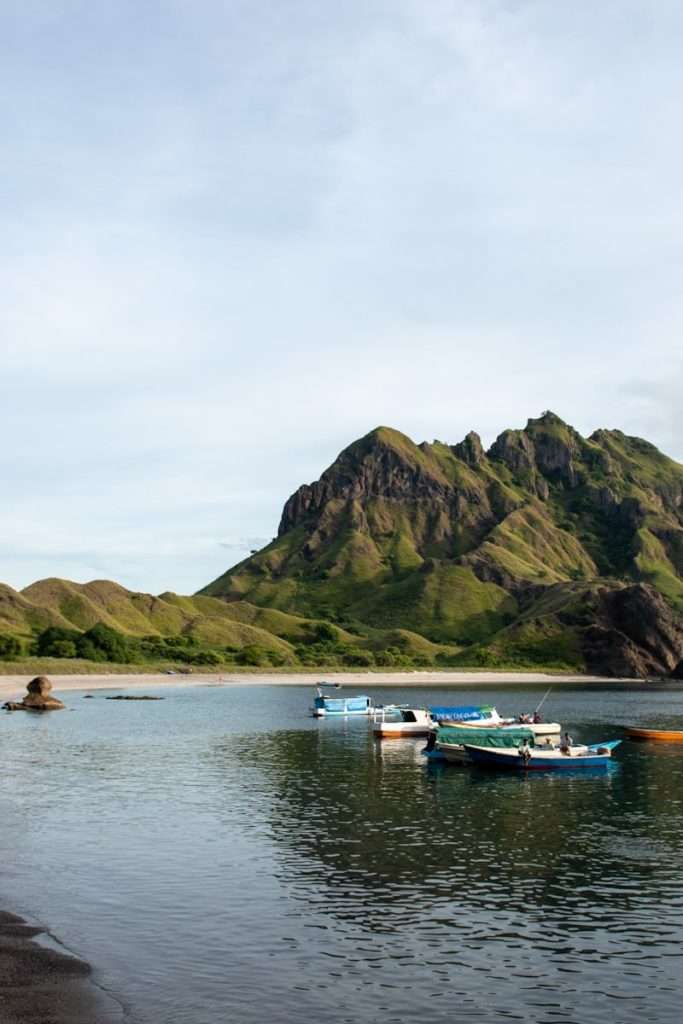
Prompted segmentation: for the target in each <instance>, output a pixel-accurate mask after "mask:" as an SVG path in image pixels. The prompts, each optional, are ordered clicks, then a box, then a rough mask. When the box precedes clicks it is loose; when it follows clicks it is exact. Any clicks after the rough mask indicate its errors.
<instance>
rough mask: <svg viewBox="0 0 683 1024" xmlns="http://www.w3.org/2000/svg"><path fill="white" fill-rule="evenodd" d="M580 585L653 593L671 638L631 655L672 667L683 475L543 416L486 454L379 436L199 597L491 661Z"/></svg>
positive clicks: (617, 440)
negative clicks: (398, 632) (535, 614)
mask: <svg viewBox="0 0 683 1024" xmlns="http://www.w3.org/2000/svg"><path fill="white" fill-rule="evenodd" d="M579 580H583V581H586V583H587V584H590V587H591V588H592V589H593V590H597V591H601V592H602V591H605V589H608V590H610V591H612V592H614V593H616V592H617V591H620V590H623V589H624V588H625V587H627V586H630V587H632V588H645V589H635V590H633V591H632V598H631V600H633V601H634V602H636V603H638V602H640V603H642V602H643V601H645V602H646V603H647V602H648V601H649V603H650V604H651V605H653V606H654V605H656V606H657V609H658V611H657V615H658V619H659V620H661V621H662V622H663V621H664V619H667V624H666V627H664V626H663V627H662V628H663V630H664V634H666V636H667V639H666V640H662V644H661V649H660V650H658V651H657V652H655V651H653V650H652V649H647V647H646V648H645V649H643V648H642V645H641V644H637V643H636V644H634V643H633V642H632V638H630V637H629V636H626V635H625V639H624V645H625V649H629V650H630V648H628V643H631V646H632V648H633V649H632V650H631V661H632V662H633V664H632V668H633V671H634V672H636V673H642V672H644V671H646V666H648V668H647V670H648V671H649V670H653V669H654V670H656V671H661V672H665V671H668V670H670V669H671V668H672V667H673V666H672V664H671V662H672V660H673V659H674V657H675V656H676V653H677V643H678V641H677V640H673V641H672V639H671V637H672V636H673V635H674V634H676V632H677V630H678V629H679V626H678V623H679V618H680V614H681V612H683V466H681V465H680V464H678V463H676V462H675V461H674V460H672V459H670V458H669V457H668V456H666V455H664V454H663V453H661V452H660V451H659V450H658V449H657V448H656V447H655V446H654V445H652V444H651V443H650V442H648V441H645V440H643V439H642V438H637V437H630V436H628V435H626V434H624V433H623V432H622V431H619V430H606V429H599V430H596V431H594V432H593V434H591V435H590V437H588V438H584V437H582V436H581V434H579V432H578V431H576V430H575V429H574V428H573V427H571V426H570V425H569V424H567V423H565V422H564V421H563V420H562V419H561V418H560V417H559V416H557V415H556V414H555V413H553V412H550V411H547V412H545V413H543V414H542V415H541V416H540V417H538V418H535V419H534V418H531V419H529V420H528V422H527V424H526V426H525V427H524V428H523V429H521V430H520V429H508V430H504V431H503V432H502V433H501V434H500V435H499V436H498V437H497V438H496V440H495V441H494V442H493V444H492V445H490V447H489V448H488V450H485V449H484V446H483V444H482V442H481V439H480V437H479V435H478V434H477V433H476V432H474V431H471V432H470V433H468V434H467V435H466V437H465V438H464V439H463V440H462V441H460V442H458V443H457V444H455V445H449V444H446V443H444V442H441V441H433V442H431V443H428V442H422V443H421V444H416V443H415V442H413V441H412V440H411V439H410V438H409V437H408V436H407V435H405V434H403V433H401V432H400V431H397V430H394V429H392V428H389V427H385V426H381V427H377V428H375V429H374V430H372V431H370V432H369V433H368V434H366V435H365V436H364V437H362V438H360V439H358V440H357V441H354V442H353V443H352V444H350V445H349V446H347V447H346V448H345V449H344V450H343V451H342V452H341V453H340V455H339V456H338V457H337V459H335V461H334V462H333V463H332V464H331V465H330V466H329V467H328V468H327V469H326V470H325V471H324V472H323V473H322V475H321V476H320V478H319V479H318V480H317V481H314V482H313V483H311V484H304V485H302V486H301V487H299V488H298V489H297V490H296V491H295V492H294V493H293V494H292V495H291V496H290V498H289V499H288V500H287V501H286V503H285V505H284V508H283V512H282V517H281V520H280V525H279V528H278V534H277V537H276V538H275V539H274V540H273V541H272V542H271V544H269V545H267V546H266V548H264V549H263V550H262V551H260V552H257V553H256V554H252V555H251V556H250V557H249V558H247V559H245V560H243V561H242V562H241V563H239V564H238V565H236V566H234V567H232V568H231V569H229V570H228V571H227V572H226V573H224V574H223V575H222V576H220V577H218V579H216V580H214V581H213V582H212V583H211V584H209V585H208V586H207V587H206V588H204V589H203V590H202V591H201V592H200V593H203V594H209V595H212V596H217V597H221V598H223V599H224V600H227V601H240V600H245V599H247V600H249V601H251V602H253V603H255V604H257V605H261V606H266V607H278V608H280V609H282V610H284V611H288V612H296V613H297V614H303V615H310V614H314V613H315V614H320V615H322V616H325V617H330V618H332V620H333V621H337V622H339V623H340V624H342V625H343V624H344V622H345V621H351V622H355V623H356V624H358V623H360V624H361V625H362V626H365V627H368V628H377V627H382V628H386V627H388V626H389V625H393V626H396V627H404V628H410V629H415V630H417V632H419V633H421V634H422V635H424V636H426V637H427V638H428V639H429V640H430V641H432V642H435V641H436V642H441V643H451V644H457V645H459V646H463V647H465V648H468V649H470V651H471V652H472V654H476V655H477V656H478V657H482V656H483V654H482V647H481V645H482V644H484V645H485V644H488V645H489V646H491V647H492V650H495V642H494V638H496V637H498V641H500V640H501V639H503V638H504V634H502V633H501V631H502V630H506V629H509V627H510V626H512V624H513V623H514V622H515V620H516V619H517V618H519V616H520V614H521V610H522V608H523V606H524V605H525V604H528V603H529V602H530V601H531V602H532V603H533V600H536V599H539V598H540V597H541V596H542V595H543V592H544V591H545V590H546V589H547V588H548V587H549V586H552V585H563V586H564V587H565V589H566V590H567V593H568V594H569V595H571V594H572V589H571V587H569V584H570V583H573V582H577V581H579ZM648 588H650V589H648ZM644 595H649V597H647V599H646V598H645V597H644ZM657 595H661V597H662V598H663V603H662V604H661V606H660V604H659V598H658V596H657ZM620 600H622V599H620ZM608 604H609V602H608ZM601 607H602V612H601V614H602V616H603V625H602V626H600V625H599V624H598V622H597V621H596V622H595V623H593V624H592V625H593V627H594V630H595V629H600V628H602V629H606V630H608V632H609V630H610V629H611V628H612V627H611V626H610V625H609V620H610V616H609V615H608V614H607V611H606V608H607V605H605V604H604V601H603V605H602V606H601ZM669 615H670V616H671V622H669V621H668V617H669ZM605 616H606V619H605ZM546 625H547V623H546ZM568 628H569V627H566V624H565V626H563V628H562V630H560V632H563V633H564V634H565V635H568ZM588 628H589V626H588V625H587V624H584V626H583V627H582V629H583V633H582V636H581V637H580V638H578V632H579V629H578V627H574V630H573V632H574V637H575V640H576V643H575V645H574V663H575V664H581V665H583V666H584V667H587V666H588V665H589V664H590V663H591V662H592V660H594V658H595V651H596V650H597V649H598V648H599V647H600V645H599V644H597V643H596V637H595V635H594V634H591V635H592V636H593V640H592V642H589V639H590V637H589V634H588V633H587V630H588ZM671 630H673V634H672V633H671ZM617 632H619V630H617ZM584 634H585V635H584ZM670 634H671V635H670ZM651 639H652V638H651ZM627 641H628V643H627ZM672 644H673V646H672ZM656 646H657V645H656V644H655V647H656ZM541 647H542V645H541ZM602 647H603V649H604V648H605V644H603V645H602ZM539 649H541V648H539ZM638 651H639V652H640V653H638ZM681 653H682V654H683V649H682V650H681ZM501 656H502V655H501ZM619 657H622V655H620V656H619ZM603 660H604V658H603Z"/></svg>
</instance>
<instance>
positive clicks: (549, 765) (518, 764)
mask: <svg viewBox="0 0 683 1024" xmlns="http://www.w3.org/2000/svg"><path fill="white" fill-rule="evenodd" d="M619 742H620V741H619V740H610V741H608V742H606V743H595V744H591V746H589V747H585V748H584V747H581V748H580V752H577V753H574V754H563V753H562V752H561V751H555V750H553V751H548V752H538V751H536V750H535V749H532V750H531V751H530V752H529V755H528V757H522V756H521V755H520V753H519V751H517V750H514V749H510V750H500V749H494V748H490V747H477V746H474V745H470V744H465V751H466V753H467V756H468V759H469V760H470V761H471V762H472V763H473V764H478V765H482V766H483V767H486V768H504V769H506V770H508V771H523V772H529V771H576V770H583V769H586V768H606V767H607V765H608V764H609V763H610V761H611V756H612V750H613V749H614V747H616V746H617V745H618V744H619ZM598 750H600V751H603V750H604V751H605V753H598Z"/></svg>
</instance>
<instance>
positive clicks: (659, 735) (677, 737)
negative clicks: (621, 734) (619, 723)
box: [626, 726, 683, 743]
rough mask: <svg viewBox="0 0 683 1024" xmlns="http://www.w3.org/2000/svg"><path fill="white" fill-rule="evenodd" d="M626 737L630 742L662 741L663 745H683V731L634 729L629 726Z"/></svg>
mask: <svg viewBox="0 0 683 1024" xmlns="http://www.w3.org/2000/svg"><path fill="white" fill-rule="evenodd" d="M626 735H627V736H628V738H629V739H630V740H663V741H664V742H665V743H683V730H680V729H679V730H673V729H636V728H635V727H631V726H629V727H628V728H627V729H626Z"/></svg>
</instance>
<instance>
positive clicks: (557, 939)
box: [0, 684, 683, 1024]
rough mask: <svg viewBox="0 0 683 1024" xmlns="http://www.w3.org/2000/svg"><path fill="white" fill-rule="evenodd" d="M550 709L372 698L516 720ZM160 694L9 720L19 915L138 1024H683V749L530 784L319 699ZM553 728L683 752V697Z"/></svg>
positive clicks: (556, 706)
mask: <svg viewBox="0 0 683 1024" xmlns="http://www.w3.org/2000/svg"><path fill="white" fill-rule="evenodd" d="M543 689H544V688H542V687H541V688H536V687H529V686H527V687H505V688H504V689H503V688H500V689H495V688H490V687H486V688H484V687H483V686H482V687H480V688H479V689H477V690H464V689H457V690H450V691H448V690H444V689H438V690H436V689H435V690H430V691H426V690H425V689H423V688H421V689H420V690H413V691H410V690H406V689H403V688H402V689H400V690H398V689H397V690H390V689H384V688H382V689H377V690H375V691H374V696H375V697H376V698H377V699H379V700H381V701H385V702H388V701H390V700H394V699H396V700H401V701H407V700H411V699H415V700H417V702H418V703H420V704H424V703H440V704H443V703H470V702H475V701H479V700H485V701H491V702H494V703H495V704H496V705H497V707H498V709H499V710H500V711H501V712H505V713H516V712H518V711H520V710H529V709H532V708H533V707H534V706H535V705H536V704H537V703H538V701H539V700H540V697H541V695H542V693H543ZM148 692H150V693H151V692H154V691H151V690H150V691H148ZM156 692H158V693H159V694H161V695H163V696H164V697H165V700H163V701H159V702H149V703H146V702H140V703H137V702H123V701H121V702H112V701H107V700H105V699H104V694H103V693H102V691H99V692H97V693H96V696H95V698H94V699H92V700H85V699H83V697H82V695H81V694H69V695H68V697H67V700H68V704H69V708H70V710H68V711H65V712H61V713H58V714H50V715H44V716H34V715H28V714H18V713H16V714H12V715H5V716H2V717H1V718H0V771H1V772H2V776H1V777H2V787H1V789H0V815H1V827H0V906H3V905H4V907H5V908H6V909H16V910H18V911H20V912H24V913H28V914H30V915H31V916H33V917H34V918H38V919H39V920H40V921H41V922H43V923H44V924H47V925H49V927H50V928H51V929H52V931H53V932H54V934H55V935H56V936H57V937H59V938H60V939H61V940H63V941H64V942H65V943H66V944H67V945H68V946H69V947H70V948H71V949H73V950H75V951H76V952H78V953H79V954H81V955H83V956H84V957H86V958H87V959H89V960H90V961H91V962H92V963H93V964H94V966H95V968H96V978H97V980H98V981H99V982H100V983H101V984H102V985H103V986H104V987H106V988H107V989H109V990H110V991H111V992H113V993H115V994H116V996H117V997H118V998H119V999H120V1000H121V1001H122V1002H123V1004H124V1006H125V1009H126V1012H127V1014H128V1016H129V1019H130V1020H131V1021H134V1022H137V1024H218V1022H221V1024H224V1022H227V1021H240V1022H245V1024H248V1022H252V1021H253V1022H256V1021H258V1022H259V1024H262V1022H263V1021H264V1020H265V1021H268V1022H285V1021H286V1022H290V1021H293V1020H296V1021H301V1022H316V1024H325V1022H330V1024H342V1022H354V1024H355V1022H358V1024H361V1022H363V1024H365V1022H370V1021H373V1022H374V1021H378V1020H381V1021H387V1022H400V1021H411V1022H412V1021H418V1020H419V1021H422V1020H429V1021H434V1022H439V1021H447V1020H448V1021H451V1022H452V1021H458V1020H461V1019H475V1020H481V1021H486V1022H489V1021H490V1022H494V1021H503V1020H512V1021H514V1020H523V1021H526V1022H539V1024H540V1022H548V1024H565V1022H572V1024H573V1022H576V1024H579V1022H580V1024H591V1022H594V1021H595V1022H598V1021H599V1022H601V1024H604V1022H605V1021H609V1022H624V1024H627V1022H628V1024H630V1022H638V1024H642V1022H643V1021H657V1022H669V1021H671V1022H673V1021H678V1020H680V1002H681V998H682V997H683V983H682V982H681V974H680V972H681V968H682V967H683V964H682V962H681V957H682V951H683V944H682V943H683V745H682V746H681V748H680V749H677V748H675V747H673V746H666V745H659V746H655V745H651V744H635V743H632V742H631V743H629V742H625V743H624V744H622V746H621V747H620V748H619V750H618V751H617V754H616V756H615V763H614V764H613V765H612V766H611V767H610V769H609V770H608V771H607V772H597V773H595V774H593V773H586V774H575V775H571V776H563V777H557V776H554V775H552V774H548V775H543V774H538V775H531V776H529V777H521V776H520V777H518V776H516V775H505V774H498V773H484V772H481V771H477V770H474V769H464V768H458V767H455V766H444V767H436V766H432V767H429V766H427V765H426V764H425V761H424V758H422V756H421V754H420V749H421V747H422V745H423V741H420V740H398V741H396V740H395V741H385V742H384V743H379V742H376V741H374V740H373V738H372V736H371V733H370V730H369V727H368V723H367V721H365V720H363V719H356V720H346V721H343V720H342V721H322V722H318V721H316V720H314V719H311V718H309V717H307V713H306V712H307V708H308V706H309V705H310V703H311V696H312V688H311V687H306V688H303V687H301V688H299V687H256V688H246V687H217V686H207V687H205V688H181V689H177V690H172V691H170V690H163V691H156ZM368 692H370V693H373V691H372V689H370V690H368ZM546 711H547V714H548V717H550V718H552V719H554V720H560V721H561V722H562V723H563V724H566V725H567V726H569V728H570V731H571V732H572V734H573V735H574V737H575V738H576V739H585V740H597V739H605V738H609V737H612V736H615V735H620V734H621V731H620V726H621V725H622V724H624V723H638V722H640V723H641V724H645V725H649V724H652V725H656V724H661V725H664V724H667V725H678V726H679V727H683V687H682V686H680V685H675V684H672V685H668V686H665V687H657V688H653V687H649V688H645V687H642V688H639V687H633V688H626V689H624V688H623V687H618V688H617V687H615V688H613V689H605V688H586V687H581V688H568V687H562V688H561V689H560V688H558V689H557V690H555V691H554V692H553V693H552V694H551V695H550V697H549V698H548V700H547V702H546V704H545V706H544V712H546Z"/></svg>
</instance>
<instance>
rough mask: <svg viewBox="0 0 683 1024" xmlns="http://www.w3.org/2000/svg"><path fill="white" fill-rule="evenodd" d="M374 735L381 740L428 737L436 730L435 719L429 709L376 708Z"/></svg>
mask: <svg viewBox="0 0 683 1024" xmlns="http://www.w3.org/2000/svg"><path fill="white" fill-rule="evenodd" d="M374 716H375V721H374V726H373V730H372V731H373V733H374V734H375V736H378V737H379V738H380V739H394V738H397V737H399V736H428V735H429V733H430V732H431V731H432V730H433V729H434V719H433V718H432V716H431V714H430V713H429V711H428V710H427V708H411V707H405V706H403V705H401V704H390V705H388V706H387V707H382V708H375V711H374Z"/></svg>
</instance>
